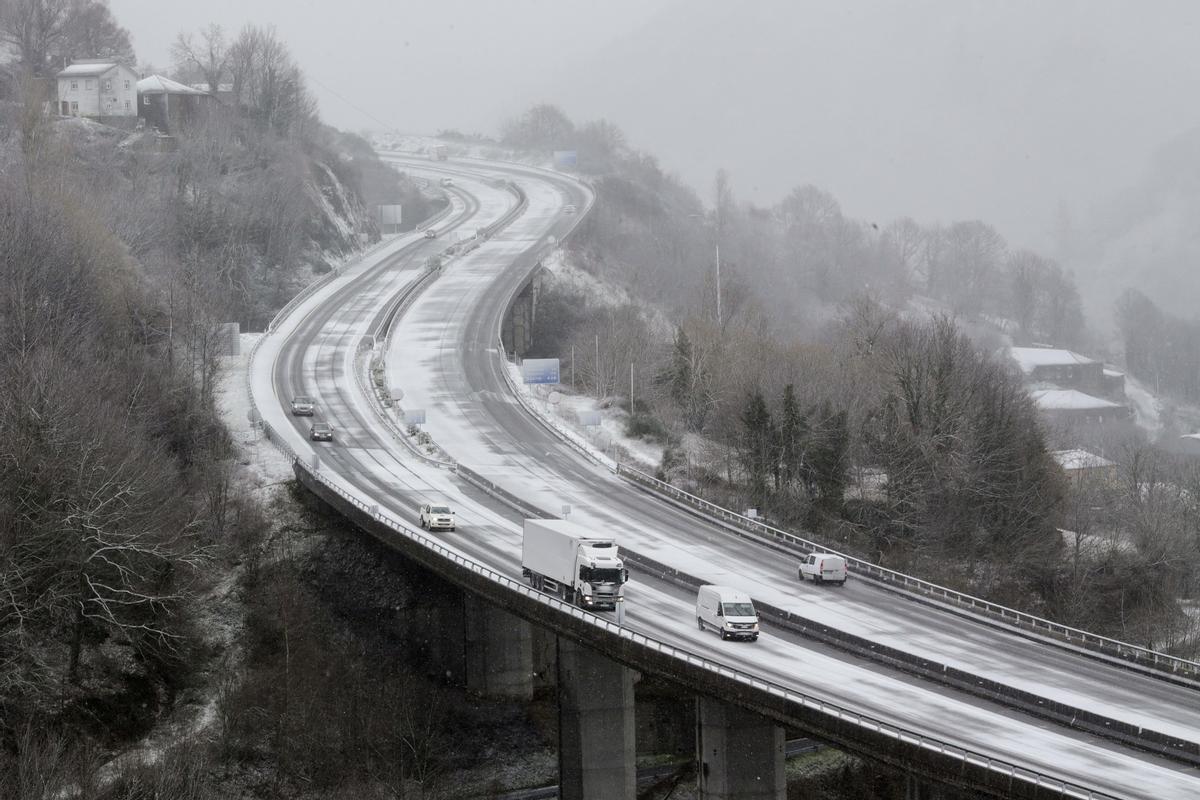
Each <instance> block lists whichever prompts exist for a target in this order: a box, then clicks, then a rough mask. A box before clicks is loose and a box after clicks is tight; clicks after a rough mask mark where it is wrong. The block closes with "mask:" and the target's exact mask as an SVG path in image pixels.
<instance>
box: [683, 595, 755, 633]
mask: <svg viewBox="0 0 1200 800" xmlns="http://www.w3.org/2000/svg"><path fill="white" fill-rule="evenodd" d="M696 624H697V625H698V626H699V627H700V630H705V629H706V628H712V629H713V630H715V631H716V632H717V633H719V634H721V638H722V639H749V640H750V641H752V642H753V641H755V640H756V639H758V612H757V611H755V610H754V601H753V600H751V599H750V595H748V594H746V593H745V592H739V591H738V590H737V589H731V588H730V587H728V586H701V587H700V591H699V593H697V595H696Z"/></svg>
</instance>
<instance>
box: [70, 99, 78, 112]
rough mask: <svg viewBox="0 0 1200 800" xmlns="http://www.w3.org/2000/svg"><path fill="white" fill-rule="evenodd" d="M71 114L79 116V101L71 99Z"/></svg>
mask: <svg viewBox="0 0 1200 800" xmlns="http://www.w3.org/2000/svg"><path fill="white" fill-rule="evenodd" d="M71 114H72V115H74V116H79V103H77V102H76V101H74V100H72V101H71Z"/></svg>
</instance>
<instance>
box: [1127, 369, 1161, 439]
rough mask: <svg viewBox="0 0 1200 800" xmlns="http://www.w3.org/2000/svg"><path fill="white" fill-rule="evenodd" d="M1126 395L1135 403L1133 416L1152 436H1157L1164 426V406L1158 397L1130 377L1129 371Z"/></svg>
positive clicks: (1139, 425)
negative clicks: (1162, 414)
mask: <svg viewBox="0 0 1200 800" xmlns="http://www.w3.org/2000/svg"><path fill="white" fill-rule="evenodd" d="M1125 396H1126V397H1127V398H1129V402H1130V403H1131V404H1132V405H1133V416H1134V419H1135V420H1136V421H1137V424H1138V427H1140V428H1141V429H1142V430H1144V431H1146V433H1148V434H1150V436H1151V437H1152V438H1153V437H1157V436H1158V434H1159V433H1160V432H1161V431H1162V428H1163V425H1162V418H1161V410H1162V407H1161V406H1160V405H1159V402H1158V398H1157V397H1155V396H1154V393H1153V392H1151V391H1150V390H1149V389H1147V388H1146V387H1145V386H1143V385H1142V384H1141V383H1140V382H1139V381H1137V380H1135V379H1134V378H1132V377H1130V376H1129V374H1128V373H1126V375H1125Z"/></svg>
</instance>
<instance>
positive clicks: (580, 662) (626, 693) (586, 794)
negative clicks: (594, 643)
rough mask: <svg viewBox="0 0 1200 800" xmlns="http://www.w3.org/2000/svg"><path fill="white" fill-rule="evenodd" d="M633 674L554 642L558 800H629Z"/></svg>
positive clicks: (633, 777) (633, 792)
mask: <svg viewBox="0 0 1200 800" xmlns="http://www.w3.org/2000/svg"><path fill="white" fill-rule="evenodd" d="M633 683H634V671H633V670H631V669H629V668H627V667H624V666H622V665H620V664H618V663H617V662H615V661H611V660H609V659H608V658H605V657H604V656H602V655H601V654H600V653H598V652H596V651H595V650H592V649H590V648H587V647H584V646H583V645H578V644H575V643H574V642H572V641H570V640H567V639H563V638H561V637H559V639H558V787H559V788H558V796H559V798H560V799H561V800H634V798H635V797H636V796H637V742H636V734H635V726H634V722H635V717H634V693H633Z"/></svg>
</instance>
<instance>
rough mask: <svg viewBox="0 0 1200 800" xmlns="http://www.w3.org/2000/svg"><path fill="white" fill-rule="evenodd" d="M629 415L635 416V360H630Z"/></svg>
mask: <svg viewBox="0 0 1200 800" xmlns="http://www.w3.org/2000/svg"><path fill="white" fill-rule="evenodd" d="M629 416H630V417H632V416H633V362H632V361H630V362H629Z"/></svg>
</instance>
